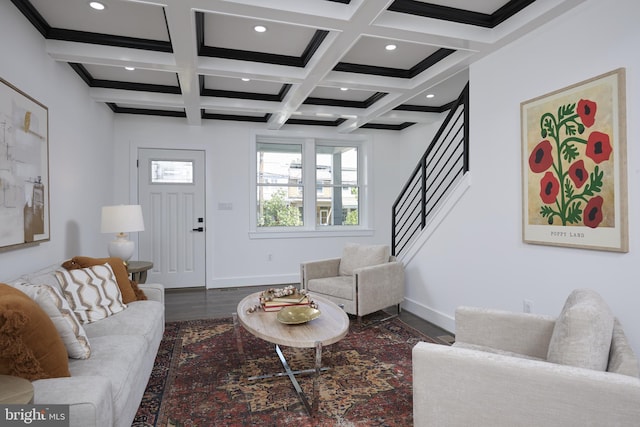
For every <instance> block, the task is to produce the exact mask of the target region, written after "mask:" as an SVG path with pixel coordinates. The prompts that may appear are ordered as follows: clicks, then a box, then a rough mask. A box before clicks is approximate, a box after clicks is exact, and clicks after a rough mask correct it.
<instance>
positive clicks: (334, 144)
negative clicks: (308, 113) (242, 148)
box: [251, 136, 371, 237]
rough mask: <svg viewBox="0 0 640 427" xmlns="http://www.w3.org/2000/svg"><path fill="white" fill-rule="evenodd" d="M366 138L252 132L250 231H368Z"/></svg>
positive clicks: (260, 233) (261, 234) (261, 233)
mask: <svg viewBox="0 0 640 427" xmlns="http://www.w3.org/2000/svg"><path fill="white" fill-rule="evenodd" d="M366 153H367V143H366V141H364V140H361V139H360V140H355V139H354V140H343V139H335V140H334V139H327V138H323V139H318V138H295V137H273V136H256V142H255V153H254V159H255V164H254V166H253V167H254V171H255V175H254V176H255V177H256V178H255V180H253V183H254V184H253V185H254V190H253V191H252V193H253V194H254V195H255V205H254V206H255V211H254V213H253V214H252V215H251V221H252V226H251V231H252V233H251V235H252V237H280V236H277V235H274V233H276V234H277V233H281V234H282V237H286V236H291V235H292V234H295V233H299V234H301V235H309V233H311V234H317V235H323V234H326V233H332V234H333V235H335V234H336V233H338V234H344V235H363V234H370V233H371V230H369V229H368V227H367V223H368V220H369V219H370V215H369V214H368V212H369V211H370V209H369V208H368V201H367V198H366V193H367V192H366V191H365V187H364V186H363V182H367V179H366V177H367V171H366V170H364V168H363V166H362V165H364V164H366V162H364V158H365V156H366Z"/></svg>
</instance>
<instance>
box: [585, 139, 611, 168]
mask: <svg viewBox="0 0 640 427" xmlns="http://www.w3.org/2000/svg"><path fill="white" fill-rule="evenodd" d="M586 154H587V156H589V157H590V158H591V159H592V160H593V161H594V162H596V163H601V162H604V161H605V160H609V156H610V155H611V142H609V135H607V134H606V133H602V132H597V131H596V132H591V135H589V139H588V140H587V151H586Z"/></svg>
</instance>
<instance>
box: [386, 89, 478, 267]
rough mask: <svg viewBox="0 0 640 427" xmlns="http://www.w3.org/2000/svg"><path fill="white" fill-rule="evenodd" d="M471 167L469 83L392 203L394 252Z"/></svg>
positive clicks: (410, 238) (411, 238) (421, 226)
mask: <svg viewBox="0 0 640 427" xmlns="http://www.w3.org/2000/svg"><path fill="white" fill-rule="evenodd" d="M468 171H469V84H468V83H467V85H466V86H465V88H464V90H463V91H462V93H461V94H460V96H459V97H458V99H457V101H456V102H455V103H453V105H452V107H451V109H450V110H449V114H447V117H446V118H445V120H444V122H443V123H442V126H440V129H438V132H437V133H436V135H435V136H434V137H433V139H432V140H431V143H430V144H429V146H428V147H427V149H426V151H425V153H424V154H423V155H422V157H421V158H420V161H419V162H418V164H417V165H416V167H415V168H414V169H413V171H412V172H411V175H409V179H408V180H407V182H406V183H405V184H404V186H403V187H402V190H401V191H400V194H399V195H398V197H397V198H396V200H395V202H394V203H393V208H392V209H393V211H392V224H391V253H392V254H393V255H399V254H400V252H402V250H403V249H404V248H406V247H407V245H409V243H411V242H412V241H413V239H414V238H415V237H416V236H417V235H418V234H419V233H420V231H421V230H422V229H424V227H425V226H426V224H427V219H428V217H429V215H430V214H431V213H432V212H433V211H434V209H435V208H436V207H437V206H438V204H439V202H440V201H441V200H442V199H443V198H444V197H445V196H446V195H447V194H448V192H449V190H451V188H452V187H453V186H454V184H455V183H456V182H457V181H458V179H459V178H461V177H462V176H464V174H465V173H467V172H468Z"/></svg>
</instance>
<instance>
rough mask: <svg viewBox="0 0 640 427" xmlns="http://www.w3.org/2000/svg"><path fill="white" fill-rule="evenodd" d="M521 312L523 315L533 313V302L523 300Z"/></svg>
mask: <svg viewBox="0 0 640 427" xmlns="http://www.w3.org/2000/svg"><path fill="white" fill-rule="evenodd" d="M522 311H523V312H524V313H533V301H531V300H530V299H523V300H522Z"/></svg>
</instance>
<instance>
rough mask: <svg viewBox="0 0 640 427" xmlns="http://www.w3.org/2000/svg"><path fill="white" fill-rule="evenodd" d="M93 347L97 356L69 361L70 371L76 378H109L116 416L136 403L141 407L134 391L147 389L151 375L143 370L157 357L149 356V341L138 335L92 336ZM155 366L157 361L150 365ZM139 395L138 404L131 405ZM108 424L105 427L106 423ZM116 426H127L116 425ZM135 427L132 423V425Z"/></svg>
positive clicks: (116, 423) (115, 423)
mask: <svg viewBox="0 0 640 427" xmlns="http://www.w3.org/2000/svg"><path fill="white" fill-rule="evenodd" d="M91 346H92V348H93V354H92V355H91V357H90V358H88V359H84V360H80V359H73V360H71V361H70V362H69V370H70V371H71V376H72V377H83V378H93V377H102V378H107V379H108V380H109V382H110V383H111V387H110V390H111V396H110V397H111V399H112V402H113V403H112V407H113V415H114V417H116V418H117V417H119V416H120V414H122V413H123V412H125V413H128V412H129V411H124V408H126V407H127V406H128V405H131V404H132V403H133V404H134V405H135V406H136V407H137V406H139V404H140V400H139V398H138V397H137V396H136V394H132V392H131V390H132V389H136V388H138V387H142V389H143V390H144V387H145V385H146V383H147V382H148V381H149V372H148V371H147V369H143V365H145V364H146V362H147V361H148V360H149V359H151V360H153V359H154V358H153V355H151V354H148V351H149V347H148V345H147V342H146V340H145V339H144V338H143V337H141V336H137V335H110V336H102V337H92V338H91ZM150 363H151V365H153V362H152V361H151V362H150ZM133 396H136V399H135V400H137V402H131V401H130V400H133V399H132V398H133ZM103 425H104V424H103ZM113 425H123V424H122V423H118V422H114V423H113ZM128 425H131V421H129V424H128Z"/></svg>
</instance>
